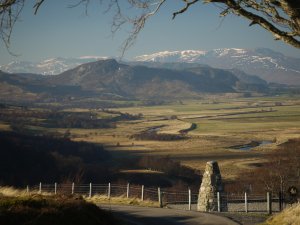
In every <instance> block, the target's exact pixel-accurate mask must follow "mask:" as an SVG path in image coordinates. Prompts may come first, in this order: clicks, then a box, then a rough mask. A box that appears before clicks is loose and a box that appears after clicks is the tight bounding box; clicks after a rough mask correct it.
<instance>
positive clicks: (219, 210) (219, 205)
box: [217, 192, 221, 212]
mask: <svg viewBox="0 0 300 225" xmlns="http://www.w3.org/2000/svg"><path fill="white" fill-rule="evenodd" d="M217 201H218V212H221V198H220V192H217Z"/></svg>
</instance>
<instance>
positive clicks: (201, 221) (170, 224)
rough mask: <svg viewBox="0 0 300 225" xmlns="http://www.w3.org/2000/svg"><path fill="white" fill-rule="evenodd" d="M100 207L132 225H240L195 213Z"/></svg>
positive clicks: (213, 216)
mask: <svg viewBox="0 0 300 225" xmlns="http://www.w3.org/2000/svg"><path fill="white" fill-rule="evenodd" d="M99 207H100V208H103V209H106V210H109V211H112V212H113V213H114V212H115V213H116V214H117V215H118V216H119V217H121V218H122V219H124V220H125V221H126V222H127V223H128V224H130V225H238V223H236V222H234V221H232V220H230V219H228V218H225V217H222V216H217V215H213V214H209V213H200V212H194V211H184V210H175V209H160V208H147V207H137V206H119V205H111V206H110V205H99ZM120 225H122V224H120Z"/></svg>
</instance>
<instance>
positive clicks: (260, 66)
mask: <svg viewBox="0 0 300 225" xmlns="http://www.w3.org/2000/svg"><path fill="white" fill-rule="evenodd" d="M135 60H136V61H144V62H161V63H162V62H163V63H165V62H187V63H200V64H207V65H209V66H211V67H215V68H221V69H239V70H242V71H244V72H246V73H248V74H254V75H257V76H259V77H261V78H262V79H264V80H266V81H268V82H277V83H283V84H297V85H300V54H299V58H293V57H287V56H285V55H283V54H281V53H278V52H274V51H272V50H270V49H266V48H258V49H255V50H249V49H237V48H223V49H214V50H211V51H202V50H185V51H163V52H157V53H154V54H150V55H141V56H138V57H136V58H135Z"/></svg>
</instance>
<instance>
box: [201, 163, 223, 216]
mask: <svg viewBox="0 0 300 225" xmlns="http://www.w3.org/2000/svg"><path fill="white" fill-rule="evenodd" d="M223 191H224V186H223V183H222V177H221V173H220V169H219V166H218V163H217V162H216V161H211V162H207V163H206V167H205V171H204V174H203V177H202V183H201V186H200V190H199V196H198V204H197V210H198V211H201V212H211V211H218V194H217V193H218V192H219V193H220V195H219V200H220V203H222V205H221V204H220V208H219V210H221V211H226V208H227V205H226V204H224V203H225V202H224V201H223V202H221V194H222V193H223Z"/></svg>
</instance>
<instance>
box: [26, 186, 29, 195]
mask: <svg viewBox="0 0 300 225" xmlns="http://www.w3.org/2000/svg"><path fill="white" fill-rule="evenodd" d="M26 193H27V194H29V185H27V186H26Z"/></svg>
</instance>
